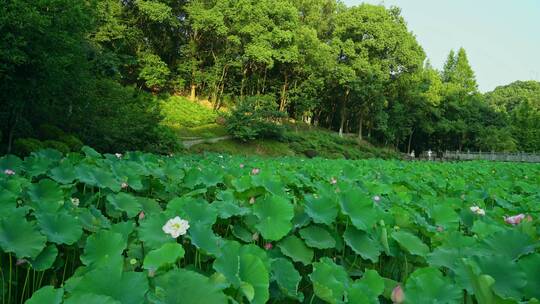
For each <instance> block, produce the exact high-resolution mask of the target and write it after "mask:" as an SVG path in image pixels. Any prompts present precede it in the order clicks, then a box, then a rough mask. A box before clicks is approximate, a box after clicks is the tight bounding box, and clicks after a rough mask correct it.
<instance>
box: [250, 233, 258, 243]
mask: <svg viewBox="0 0 540 304" xmlns="http://www.w3.org/2000/svg"><path fill="white" fill-rule="evenodd" d="M251 239H252V240H254V241H258V240H259V233H257V232H255V233H254V234H253V235H252V236H251Z"/></svg>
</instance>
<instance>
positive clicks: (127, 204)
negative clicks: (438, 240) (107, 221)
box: [107, 192, 142, 217]
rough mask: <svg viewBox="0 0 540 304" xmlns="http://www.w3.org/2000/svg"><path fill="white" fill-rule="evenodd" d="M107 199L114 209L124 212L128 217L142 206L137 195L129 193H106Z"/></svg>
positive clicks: (139, 210)
mask: <svg viewBox="0 0 540 304" xmlns="http://www.w3.org/2000/svg"><path fill="white" fill-rule="evenodd" d="M107 201H108V202H109V204H110V205H109V206H111V207H112V208H113V210H114V211H121V212H126V214H127V216H128V217H134V216H136V215H137V214H139V212H141V210H142V206H141V204H140V201H139V200H138V199H137V197H135V196H133V195H131V194H129V193H125V192H120V193H117V194H109V195H107ZM115 217H117V216H115Z"/></svg>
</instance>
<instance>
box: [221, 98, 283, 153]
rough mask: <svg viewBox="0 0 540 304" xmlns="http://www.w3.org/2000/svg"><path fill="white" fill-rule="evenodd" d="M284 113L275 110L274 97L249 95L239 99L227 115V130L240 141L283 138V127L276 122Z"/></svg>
mask: <svg viewBox="0 0 540 304" xmlns="http://www.w3.org/2000/svg"><path fill="white" fill-rule="evenodd" d="M283 117H285V113H282V112H279V111H278V110H277V104H276V103H275V100H274V97H273V96H269V95H261V96H250V97H247V98H245V99H243V100H241V101H240V102H239V103H238V105H237V106H236V107H235V108H234V110H233V111H232V112H231V113H230V115H229V116H228V117H227V126H226V127H227V132H229V134H231V135H232V136H233V137H234V138H236V139H239V140H241V141H244V142H246V141H250V140H254V139H258V138H270V139H279V140H281V139H283V133H284V128H283V126H282V125H279V124H278V122H279V120H280V119H281V118H283Z"/></svg>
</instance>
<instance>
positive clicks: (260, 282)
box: [240, 253, 270, 304]
mask: <svg viewBox="0 0 540 304" xmlns="http://www.w3.org/2000/svg"><path fill="white" fill-rule="evenodd" d="M240 278H241V279H242V283H247V284H249V286H251V288H253V291H254V294H253V297H251V294H246V293H244V295H246V296H247V297H248V299H249V300H250V303H254V304H265V303H266V302H267V301H268V299H269V297H270V294H269V291H268V287H269V284H270V275H269V274H268V270H267V269H266V267H265V265H264V263H263V261H262V260H261V259H260V258H259V257H258V256H256V255H253V254H249V253H243V254H242V255H241V256H240ZM241 286H242V284H241ZM241 290H242V291H244V290H245V287H244V288H242V289H241ZM247 290H249V289H247Z"/></svg>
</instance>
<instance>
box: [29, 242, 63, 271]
mask: <svg viewBox="0 0 540 304" xmlns="http://www.w3.org/2000/svg"><path fill="white" fill-rule="evenodd" d="M57 255H58V249H57V248H56V246H55V245H52V244H51V245H48V246H47V247H45V249H43V251H41V252H40V253H39V254H38V256H37V257H36V258H35V259H32V260H30V265H32V268H33V269H34V270H36V271H44V270H47V269H49V268H51V267H52V265H53V264H54V261H55V260H56V256H57Z"/></svg>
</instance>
